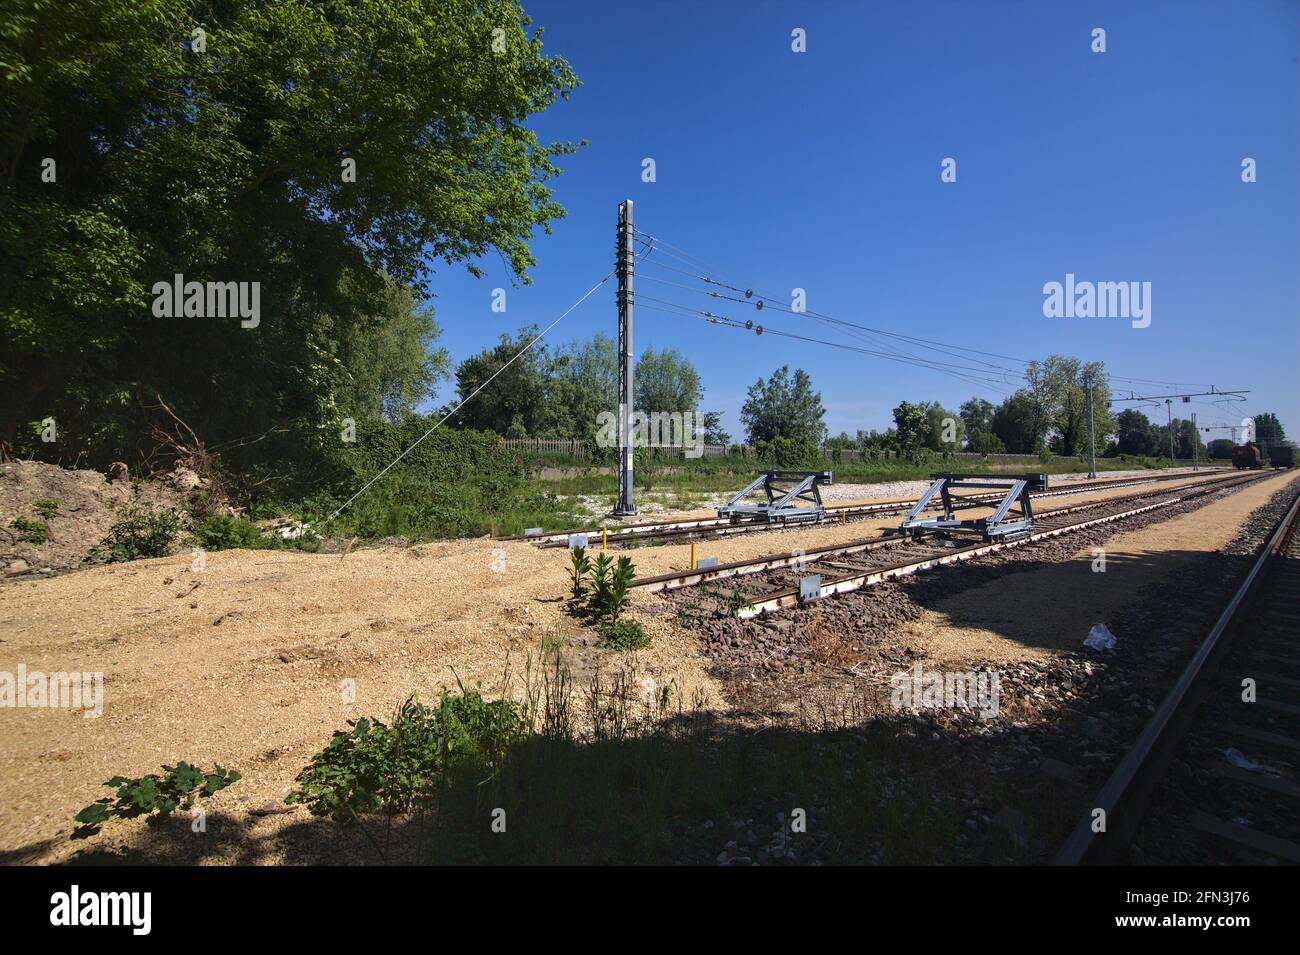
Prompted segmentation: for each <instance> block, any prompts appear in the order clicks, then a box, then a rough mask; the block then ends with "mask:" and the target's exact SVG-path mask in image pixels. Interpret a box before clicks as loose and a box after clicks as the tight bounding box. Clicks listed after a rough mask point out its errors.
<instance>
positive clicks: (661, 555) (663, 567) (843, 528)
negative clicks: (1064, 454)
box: [629, 471, 1223, 576]
mask: <svg viewBox="0 0 1300 955" xmlns="http://www.w3.org/2000/svg"><path fill="white" fill-rule="evenodd" d="M1142 473H1149V472H1142ZM1222 476H1223V475H1222V473H1217V474H1213V475H1209V474H1206V473H1205V472H1204V471H1202V472H1200V473H1199V474H1188V476H1187V479H1186V480H1180V481H1165V482H1162V483H1161V484H1160V485H1137V486H1134V487H1124V488H1114V489H1111V490H1104V491H1091V492H1085V493H1080V494H1070V495H1067V496H1065V497H1051V498H1047V499H1045V500H1044V501H1043V502H1042V503H1041V504H1039V505H1035V506H1036V507H1037V508H1041V509H1043V510H1050V509H1051V508H1056V507H1068V506H1070V505H1073V504H1084V503H1087V502H1088V501H1103V500H1108V499H1110V498H1113V497H1123V496H1124V495H1126V494H1136V493H1139V492H1141V491H1144V490H1147V489H1148V488H1151V487H1156V486H1159V487H1160V488H1161V489H1162V490H1164V489H1169V490H1171V491H1172V490H1173V489H1175V488H1180V487H1190V486H1192V485H1194V484H1197V483H1199V482H1201V481H1204V480H1207V479H1209V478H1211V477H1222ZM864 486H870V485H864ZM926 486H927V487H928V485H926ZM909 499H911V500H914V499H915V497H912V498H909ZM885 500H889V498H885ZM982 513H984V512H983V511H981V510H979V509H973V510H971V511H970V512H968V514H969V515H970V516H977V515H980V514H982ZM900 520H901V517H900V515H898V514H887V515H883V516H881V517H878V518H869V519H864V520H858V521H853V522H851V523H848V524H843V525H836V524H830V525H822V526H821V527H815V528H803V529H797V530H790V531H781V532H779V533H772V534H766V533H763V534H737V535H735V536H733V537H721V538H718V539H716V540H702V541H698V542H697V543H696V557H697V559H698V558H703V557H717V558H718V559H719V560H720V561H721V562H722V563H727V562H729V561H734V560H746V559H748V558H751V557H758V556H760V555H763V554H771V553H776V552H778V551H790V550H793V549H795V548H796V547H803V548H805V549H806V548H810V547H822V546H825V545H828V544H839V543H843V542H845V541H851V540H857V539H858V538H860V537H873V536H875V535H877V534H879V533H881V532H882V531H887V530H893V529H895V528H897V527H898V522H899V521H900ZM629 553H630V554H631V555H632V557H633V559H634V560H635V561H636V565H637V573H638V575H639V576H651V575H655V574H666V573H669V572H671V571H674V570H686V569H688V568H689V567H690V559H691V545H690V544H689V543H686V544H664V545H659V546H655V547H638V548H634V549H632V550H630V551H629Z"/></svg>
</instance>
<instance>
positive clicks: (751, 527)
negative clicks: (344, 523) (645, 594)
mask: <svg viewBox="0 0 1300 955" xmlns="http://www.w3.org/2000/svg"><path fill="white" fill-rule="evenodd" d="M1196 477H1197V475H1196V474H1186V473H1184V474H1161V475H1152V476H1150V477H1141V478H1127V479H1124V480H1119V481H1086V482H1085V481H1080V482H1071V483H1070V486H1068V487H1060V488H1053V489H1051V490H1048V491H1038V492H1034V493H1033V495H1032V497H1033V498H1034V499H1035V500H1037V499H1040V498H1050V497H1066V496H1069V495H1072V494H1086V493H1088V492H1090V491H1106V490H1114V489H1117V488H1125V487H1138V486H1141V485H1144V484H1157V483H1162V482H1166V481H1177V480H1192V479H1195V478H1196ZM1000 497H1001V495H1000V494H973V495H969V496H968V499H969V500H972V501H983V500H987V501H996V500H998V499H999V498H1000ZM915 503H916V499H915V498H913V499H910V500H905V501H875V502H872V503H869V504H828V505H826V508H825V509H826V518H825V520H821V521H800V522H797V523H792V524H789V525H785V524H774V523H770V522H768V521H754V520H749V521H732V520H731V519H730V518H725V517H698V518H687V519H684V520H675V521H645V522H641V523H636V524H622V525H618V526H614V527H609V526H605V527H575V528H569V529H568V530H557V531H548V532H546V533H543V534H534V535H526V534H515V535H510V536H505V537H499V538H497V540H505V541H515V540H520V541H532V542H533V543H535V544H537V545H539V546H541V547H567V546H568V544H569V538H570V537H573V536H575V535H583V534H585V535H587V536H588V537H589V538H590V539H591V540H593V541H595V540H596V539H602V540H603V541H604V542H605V543H606V544H607V545H608V546H612V547H622V546H626V545H628V544H639V543H645V542H655V541H658V542H663V541H673V540H689V539H693V538H700V537H728V536H732V535H735V534H751V533H756V532H769V533H770V532H773V531H782V530H798V529H800V528H805V527H817V526H825V525H827V524H842V523H847V522H849V521H854V520H860V519H863V518H869V517H878V516H881V515H887V514H903V513H906V512H907V511H909V510H911V508H912V505H914V504H915Z"/></svg>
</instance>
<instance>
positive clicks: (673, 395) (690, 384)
mask: <svg viewBox="0 0 1300 955" xmlns="http://www.w3.org/2000/svg"><path fill="white" fill-rule="evenodd" d="M632 382H633V384H634V385H635V386H636V404H635V408H636V410H637V411H644V412H646V413H647V414H649V413H653V412H656V411H669V412H672V411H694V410H695V409H696V408H697V407H698V406H699V403H700V399H702V398H703V397H704V388H703V387H701V385H700V375H699V372H697V371H696V370H695V366H694V365H692V364H691V362H690V359H688V358H686V356H684V355H683V354H682V353H681V352H679V351H678V350H677V349H675V348H665V349H664V350H663V351H658V352H656V351H655V350H654V349H653V348H647V349H646V350H645V351H643V352H642V353H641V357H640V358H638V359H637V362H636V368H635V370H634V371H633V373H632Z"/></svg>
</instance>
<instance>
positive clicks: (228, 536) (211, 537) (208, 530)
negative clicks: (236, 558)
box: [194, 514, 274, 550]
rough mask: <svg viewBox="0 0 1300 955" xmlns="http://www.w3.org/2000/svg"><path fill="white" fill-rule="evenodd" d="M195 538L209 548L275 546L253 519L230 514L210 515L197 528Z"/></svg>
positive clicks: (251, 548)
mask: <svg viewBox="0 0 1300 955" xmlns="http://www.w3.org/2000/svg"><path fill="white" fill-rule="evenodd" d="M194 538H195V540H196V541H198V543H199V545H200V546H201V547H203V548H205V549H207V550H229V549H230V548H232V547H243V548H246V549H249V550H255V549H258V548H263V547H273V546H274V544H272V543H271V541H270V539H269V538H268V537H267V535H265V534H263V533H262V532H261V530H259V529H258V527H257V525H256V524H254V523H253V522H252V521H250V520H248V519H247V518H243V517H231V516H230V515H229V514H217V515H215V516H213V517H209V518H208V519H207V520H206V521H204V522H203V523H202V524H200V525H199V526H198V527H197V528H195V530H194Z"/></svg>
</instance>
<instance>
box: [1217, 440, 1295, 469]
mask: <svg viewBox="0 0 1300 955" xmlns="http://www.w3.org/2000/svg"><path fill="white" fill-rule="evenodd" d="M1265 464H1269V465H1272V466H1273V467H1275V468H1293V467H1295V448H1293V447H1290V446H1289V445H1277V446H1275V447H1273V448H1270V449H1269V452H1268V457H1267V458H1266V457H1265V456H1264V452H1263V451H1261V450H1260V447H1259V445H1258V444H1256V443H1255V442H1254V441H1247V442H1246V443H1245V444H1243V445H1241V447H1238V448H1233V449H1232V466H1233V467H1235V468H1237V469H1239V470H1240V469H1244V468H1251V469H1255V468H1262V467H1263V466H1264V465H1265Z"/></svg>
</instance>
